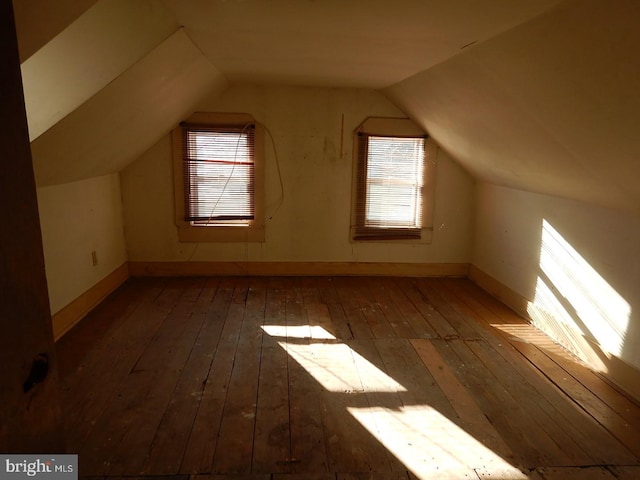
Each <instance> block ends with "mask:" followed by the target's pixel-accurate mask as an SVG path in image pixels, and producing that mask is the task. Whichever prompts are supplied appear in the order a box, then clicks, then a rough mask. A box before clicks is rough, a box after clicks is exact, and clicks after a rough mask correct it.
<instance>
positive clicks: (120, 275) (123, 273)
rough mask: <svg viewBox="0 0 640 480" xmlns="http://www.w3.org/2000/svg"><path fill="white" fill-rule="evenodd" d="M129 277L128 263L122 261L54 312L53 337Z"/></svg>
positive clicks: (77, 320) (61, 332) (76, 321)
mask: <svg viewBox="0 0 640 480" xmlns="http://www.w3.org/2000/svg"><path fill="white" fill-rule="evenodd" d="M128 278H129V265H128V263H123V264H122V265H120V266H119V267H118V268H116V269H115V270H114V271H113V272H111V273H110V274H109V275H107V276H106V277H105V278H103V279H102V280H100V281H99V282H98V283H96V284H95V285H94V286H93V287H91V288H90V289H89V290H87V291H86V292H84V293H83V294H82V295H80V296H79V297H78V298H76V299H75V300H73V301H72V302H71V303H69V304H68V305H67V306H66V307H64V308H62V309H61V310H59V311H58V312H56V313H55V314H54V315H53V316H52V318H51V320H52V322H53V337H54V339H55V340H56V341H57V340H58V339H60V337H62V336H63V335H64V334H65V333H67V332H68V331H69V330H71V328H73V326H74V325H75V324H76V323H78V322H79V321H80V320H82V319H83V318H84V316H85V315H87V314H88V313H89V312H90V311H91V310H93V309H94V308H95V307H96V306H97V305H98V304H99V303H100V302H102V301H103V300H104V299H105V298H106V297H107V295H109V294H110V293H111V292H113V291H114V290H115V289H116V288H118V287H119V286H120V285H122V284H123V283H124V282H125V281H126V280H127V279H128Z"/></svg>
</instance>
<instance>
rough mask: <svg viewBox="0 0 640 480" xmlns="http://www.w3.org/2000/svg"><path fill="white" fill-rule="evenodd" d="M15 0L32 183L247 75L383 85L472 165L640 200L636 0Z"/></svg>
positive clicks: (528, 181) (122, 157) (114, 148)
mask: <svg viewBox="0 0 640 480" xmlns="http://www.w3.org/2000/svg"><path fill="white" fill-rule="evenodd" d="M14 6H15V11H16V25H17V30H18V40H19V45H20V55H21V59H22V62H23V63H22V72H23V81H24V86H25V100H26V107H27V116H28V122H29V128H30V134H31V139H32V152H33V156H34V166H35V170H36V177H37V181H38V184H39V185H48V184H55V183H63V182H65V181H72V180H76V179H80V178H88V177H91V176H96V175H101V174H105V173H110V172H115V171H118V170H120V169H122V168H123V167H124V166H126V165H127V164H128V163H129V162H131V161H132V160H134V159H135V158H136V157H137V156H138V155H139V154H140V153H141V152H143V151H144V150H146V149H147V148H148V147H150V146H151V145H152V144H153V143H154V142H155V141H157V140H158V139H159V138H160V137H161V136H162V135H165V134H166V133H167V131H168V130H169V129H170V128H171V127H172V126H173V125H175V124H177V123H178V122H179V121H180V120H181V119H182V118H183V117H184V116H185V115H187V114H188V113H190V112H189V109H190V108H193V105H195V104H196V103H197V101H198V100H199V99H200V98H203V97H204V96H206V95H211V94H212V92H213V93H215V92H216V91H222V90H223V89H224V88H225V87H226V85H228V84H229V83H234V82H252V83H275V84H288V85H308V86H329V87H354V88H374V89H379V90H381V91H382V92H383V93H384V94H385V95H387V96H388V98H390V99H391V100H392V101H393V102H394V103H395V104H396V105H398V106H399V107H400V108H401V109H402V110H403V111H405V112H406V113H407V114H408V115H410V116H412V117H413V118H414V119H415V120H416V121H417V122H419V123H420V124H421V125H422V126H423V127H425V128H426V129H427V130H428V131H429V132H430V133H431V135H432V136H433V137H434V138H435V139H436V141H438V142H439V143H440V144H441V145H442V146H443V147H444V148H445V149H447V150H448V151H449V152H450V153H451V154H452V155H453V156H454V158H456V159H457V160H458V161H459V162H460V163H461V164H462V165H463V166H464V167H465V168H466V169H467V170H468V171H469V172H471V173H472V174H473V175H474V176H475V177H476V178H479V179H482V180H485V181H489V182H493V183H498V184H503V185H508V186H512V187H515V188H521V189H525V190H531V191H537V192H542V193H549V194H554V195H560V196H565V197H569V198H576V199H579V200H584V201H587V202H591V203H597V204H601V205H607V206H611V207H615V208H622V209H625V210H632V211H635V212H638V211H640V189H639V188H638V187H637V186H636V179H638V178H639V176H640V162H638V161H637V159H638V158H640V144H639V140H638V138H640V136H638V135H637V134H636V132H635V130H636V125H637V124H638V123H640V122H638V121H637V120H638V113H637V112H638V111H640V93H639V92H640V90H639V89H638V88H637V86H638V84H639V83H640V70H639V67H640V59H639V56H638V47H639V46H640V33H639V32H640V29H638V28H637V27H636V25H637V23H638V21H639V20H640V1H637V0H612V1H607V2H604V1H603V0H483V1H480V0H396V1H394V2H391V1H389V0H368V1H364V0H349V1H345V0H272V1H269V2H266V1H264V0H56V1H55V2H52V1H50V0H14ZM183 91H188V92H189V94H188V95H173V97H172V94H173V93H175V92H183ZM169 97H172V101H171V102H168V105H167V106H166V108H159V104H160V103H159V102H158V99H159V98H169ZM145 118H148V119H150V120H151V121H148V122H145V121H144V119H145ZM114 125H115V126H116V128H114ZM79 138H80V139H82V141H81V142H80V143H79V144H77V145H76V147H77V152H75V154H74V155H72V156H69V155H68V151H69V147H70V145H71V142H73V141H77V139H79ZM88 152H103V154H101V155H98V156H95V155H94V156H91V155H90V154H89V153H88ZM84 155H89V157H91V158H85V157H84ZM93 157H99V158H93Z"/></svg>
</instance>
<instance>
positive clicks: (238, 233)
mask: <svg viewBox="0 0 640 480" xmlns="http://www.w3.org/2000/svg"><path fill="white" fill-rule="evenodd" d="M264 238H265V235H264V227H262V226H260V227H258V226H252V227H231V226H224V227H222V226H220V227H215V226H201V227H198V226H179V227H178V240H179V241H181V242H198V243H200V242H238V243H244V242H252V243H253V242H256V243H259V242H264Z"/></svg>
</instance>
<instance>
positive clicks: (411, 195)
mask: <svg viewBox="0 0 640 480" xmlns="http://www.w3.org/2000/svg"><path fill="white" fill-rule="evenodd" d="M358 143H359V144H358V168H357V199H356V228H355V240H366V239H419V238H421V231H422V227H423V190H424V178H425V172H424V169H425V137H424V136H419V137H403V136H381V135H371V134H366V133H359V134H358Z"/></svg>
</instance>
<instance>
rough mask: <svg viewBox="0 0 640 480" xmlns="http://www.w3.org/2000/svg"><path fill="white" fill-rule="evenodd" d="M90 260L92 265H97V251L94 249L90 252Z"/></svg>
mask: <svg viewBox="0 0 640 480" xmlns="http://www.w3.org/2000/svg"><path fill="white" fill-rule="evenodd" d="M91 261H92V262H93V266H94V267H95V266H96V265H98V253H97V252H96V251H95V250H93V251H92V252H91Z"/></svg>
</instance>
